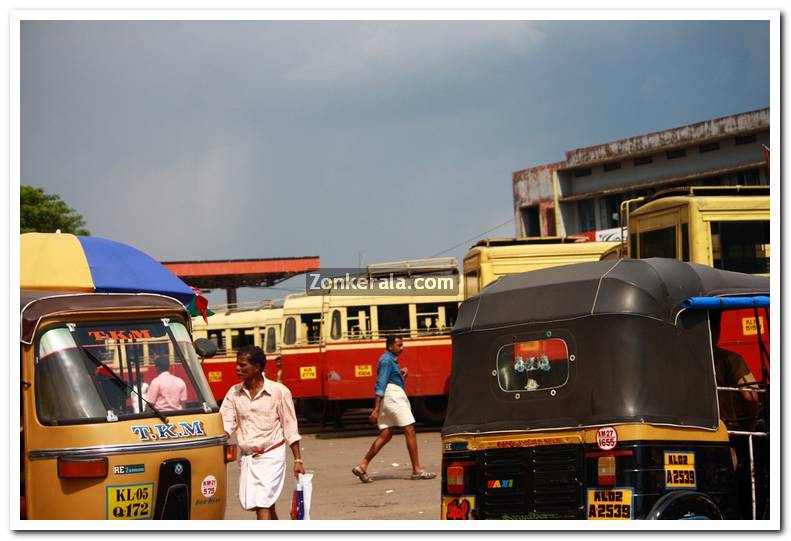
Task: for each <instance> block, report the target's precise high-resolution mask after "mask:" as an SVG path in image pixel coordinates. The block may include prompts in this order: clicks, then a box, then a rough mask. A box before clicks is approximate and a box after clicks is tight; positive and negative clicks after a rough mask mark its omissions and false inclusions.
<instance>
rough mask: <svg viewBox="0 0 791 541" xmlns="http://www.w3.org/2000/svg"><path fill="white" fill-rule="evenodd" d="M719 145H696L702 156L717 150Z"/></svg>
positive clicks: (715, 143)
mask: <svg viewBox="0 0 791 541" xmlns="http://www.w3.org/2000/svg"><path fill="white" fill-rule="evenodd" d="M719 149H720V144H719V143H717V142H714V143H703V144H702V145H698V152H700V153H701V154H704V153H706V152H712V151H714V150H719Z"/></svg>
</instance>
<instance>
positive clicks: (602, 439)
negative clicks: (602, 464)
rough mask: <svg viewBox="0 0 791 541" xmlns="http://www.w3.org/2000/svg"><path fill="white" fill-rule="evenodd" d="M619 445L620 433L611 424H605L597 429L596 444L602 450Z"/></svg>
mask: <svg viewBox="0 0 791 541" xmlns="http://www.w3.org/2000/svg"><path fill="white" fill-rule="evenodd" d="M616 445H618V433H617V432H616V431H615V429H614V428H613V427H611V426H603V427H601V428H600V429H599V430H597V431H596V446H597V447H598V448H599V449H601V450H602V451H609V450H611V449H615V446H616Z"/></svg>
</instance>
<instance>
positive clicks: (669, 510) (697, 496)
mask: <svg viewBox="0 0 791 541" xmlns="http://www.w3.org/2000/svg"><path fill="white" fill-rule="evenodd" d="M646 518H647V519H649V520H723V517H722V513H721V512H720V510H719V508H718V507H717V504H715V503H714V502H713V501H712V499H711V498H709V497H708V496H707V495H705V494H703V493H702V492H693V491H689V490H682V491H679V492H670V493H668V494H665V495H664V496H662V497H661V498H659V500H657V502H656V503H655V504H654V507H652V508H651V511H650V512H649V513H648V516H647V517H646Z"/></svg>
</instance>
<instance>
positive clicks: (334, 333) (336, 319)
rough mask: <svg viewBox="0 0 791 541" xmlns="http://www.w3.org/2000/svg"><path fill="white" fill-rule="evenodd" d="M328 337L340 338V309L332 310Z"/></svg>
mask: <svg viewBox="0 0 791 541" xmlns="http://www.w3.org/2000/svg"><path fill="white" fill-rule="evenodd" d="M330 338H332V339H333V340H340V339H341V311H340V310H333V311H332V323H331V324H330Z"/></svg>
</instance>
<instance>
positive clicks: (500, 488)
mask: <svg viewBox="0 0 791 541" xmlns="http://www.w3.org/2000/svg"><path fill="white" fill-rule="evenodd" d="M768 295H769V279H768V278H766V277H760V276H753V275H747V274H741V273H734V272H727V271H721V270H717V269H713V268H711V267H706V266H702V265H697V264H692V263H684V262H680V261H676V260H672V259H660V258H655V259H645V260H632V259H622V260H607V261H600V262H594V263H580V264H576V265H569V266H564V267H555V268H551V269H545V270H537V271H531V272H527V273H523V274H518V275H512V276H505V277H503V278H501V279H500V280H498V281H496V282H494V283H492V284H491V285H489V286H488V287H486V288H485V289H484V290H482V291H481V293H480V294H479V295H477V296H475V297H473V298H471V299H469V300H467V301H466V302H464V303H463V304H462V306H461V309H460V311H459V317H458V320H457V322H456V326H455V327H454V329H453V333H452V338H453V365H452V375H451V382H450V396H449V407H448V414H447V417H446V420H445V424H444V426H443V429H442V443H443V459H442V511H441V513H442V518H443V519H588V520H591V519H626V520H629V519H721V518H722V519H748V518H768V494H769V492H768V489H769V481H768V473H769V453H768V448H769V446H768V439H769V437H768V429H769V425H768V401H767V400H766V398H767V397H768V372H766V373H765V374H762V375H761V376H760V377H756V378H754V380H755V383H751V384H750V389H749V392H750V393H755V395H757V396H758V397H759V401H760V403H761V407H760V408H758V409H757V410H756V411H757V413H756V417H757V418H753V419H751V420H750V421H751V422H750V423H749V427H748V428H746V429H742V430H737V429H734V428H732V427H731V430H730V432H731V433H730V434H729V426H726V423H724V422H723V420H722V419H721V416H720V406H719V402H718V385H717V378H716V376H715V368H714V367H715V359H714V354H713V351H714V350H713V348H712V342H711V333H710V327H709V316H710V314H711V316H712V317H714V316H716V317H719V315H720V314H719V312H717V311H715V309H717V310H719V309H728V308H729V307H730V306H731V305H732V304H733V305H736V306H738V307H740V308H744V307H746V306H754V307H756V308H755V309H756V310H758V309H759V308H757V307H763V308H762V309H763V310H767V312H766V313H765V316H762V317H756V318H755V319H756V321H758V322H759V323H758V325H759V327H760V326H761V325H764V324H766V322H768ZM756 316H757V314H756ZM755 334H757V338H758V340H757V342H756V347H759V346H760V347H761V348H762V349H763V351H764V353H766V356H765V357H766V358H765V359H764V361H765V362H763V364H762V366H765V367H766V370H768V346H767V345H766V342H767V341H768V333H767V330H766V329H760V328H759V329H758V332H757V333H755ZM762 357H763V355H762ZM724 387H727V389H723V390H722V391H720V393H727V392H736V393H738V394H742V393H744V392H746V391H745V389H744V388H743V387H740V386H739V385H737V384H735V383H734V384H730V385H725V386H724ZM737 440H741V443H740V442H739V441H737ZM734 448H739V449H740V450H735V449H734ZM744 449H746V452H745V451H744ZM737 451H738V452H737ZM753 466H754V468H753ZM739 471H747V472H750V471H754V472H755V474H754V475H752V476H750V475H749V474H748V475H747V477H746V478H744V477H742V476H740V475H739Z"/></svg>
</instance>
